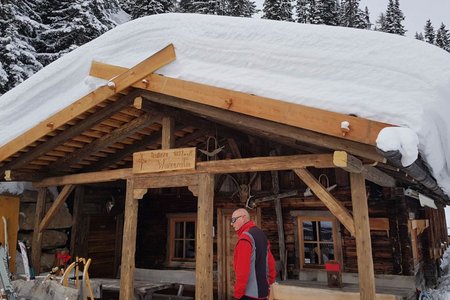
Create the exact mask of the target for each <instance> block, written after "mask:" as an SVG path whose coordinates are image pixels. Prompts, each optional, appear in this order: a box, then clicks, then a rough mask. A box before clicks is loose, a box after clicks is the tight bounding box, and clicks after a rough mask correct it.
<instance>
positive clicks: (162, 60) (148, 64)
mask: <svg viewBox="0 0 450 300" xmlns="http://www.w3.org/2000/svg"><path fill="white" fill-rule="evenodd" d="M174 59H175V52H174V48H173V45H169V46H167V47H165V48H164V49H162V50H160V51H158V52H157V53H155V54H153V55H151V56H150V57H149V58H147V59H145V60H143V61H142V62H140V63H139V64H137V65H136V66H134V67H132V68H131V69H128V70H127V71H125V72H123V73H122V74H120V75H119V74H115V75H116V76H117V75H118V76H117V77H116V78H114V85H115V88H114V89H111V88H110V87H108V86H107V85H105V86H101V87H99V88H97V89H96V90H94V91H92V92H91V93H89V94H87V95H86V96H84V97H82V98H80V99H79V100H77V101H76V102H74V103H72V104H71V105H69V106H67V107H66V108H64V109H63V110H61V111H59V112H57V113H55V114H54V115H52V116H50V117H49V118H47V119H46V120H44V121H42V122H40V123H39V124H37V125H36V126H34V127H33V128H31V129H30V130H28V131H26V132H25V133H23V134H21V135H19V136H18V137H16V138H15V139H13V140H12V141H10V142H8V143H6V144H5V145H3V146H2V147H0V161H3V160H4V159H6V158H8V157H10V156H11V155H13V154H14V153H16V152H18V151H19V150H20V149H22V148H24V147H26V146H28V145H29V144H31V143H33V142H34V141H37V140H38V139H40V138H42V137H43V136H45V135H47V134H49V133H50V132H52V131H53V130H54V129H56V128H58V127H60V126H62V125H64V124H65V123H67V122H68V121H70V120H72V119H73V118H75V117H77V116H79V115H80V114H82V113H84V112H86V111H88V110H89V109H91V108H93V107H94V106H96V105H98V104H99V103H101V102H103V101H105V100H106V99H108V98H109V97H111V96H113V95H114V94H116V93H118V92H120V91H122V90H124V89H125V88H127V87H129V86H130V85H131V84H132V83H133V82H132V80H135V81H138V80H141V79H142V78H144V77H145V76H148V75H149V74H150V73H152V72H154V71H156V70H157V69H159V68H160V67H162V66H164V65H166V64H168V63H170V62H172V61H173V60H174Z"/></svg>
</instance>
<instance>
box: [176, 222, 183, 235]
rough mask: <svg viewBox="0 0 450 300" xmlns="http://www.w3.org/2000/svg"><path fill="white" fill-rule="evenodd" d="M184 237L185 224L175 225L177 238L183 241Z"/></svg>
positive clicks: (178, 223)
mask: <svg viewBox="0 0 450 300" xmlns="http://www.w3.org/2000/svg"><path fill="white" fill-rule="evenodd" d="M183 236H184V222H176V223H175V238H176V239H182V238H183Z"/></svg>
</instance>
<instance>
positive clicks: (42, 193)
mask: <svg viewBox="0 0 450 300" xmlns="http://www.w3.org/2000/svg"><path fill="white" fill-rule="evenodd" d="M46 198H47V188H43V187H41V188H39V189H38V197H37V202H36V214H35V216H34V231H33V244H32V246H31V262H32V264H33V268H34V273H35V274H36V275H39V273H40V270H41V251H42V249H41V242H42V232H40V231H39V224H40V222H41V219H42V216H43V215H44V213H45V201H46Z"/></svg>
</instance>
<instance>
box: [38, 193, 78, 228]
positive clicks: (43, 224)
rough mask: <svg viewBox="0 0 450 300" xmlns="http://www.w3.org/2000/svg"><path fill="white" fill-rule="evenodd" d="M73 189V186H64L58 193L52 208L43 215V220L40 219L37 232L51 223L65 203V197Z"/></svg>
mask: <svg viewBox="0 0 450 300" xmlns="http://www.w3.org/2000/svg"><path fill="white" fill-rule="evenodd" d="M74 188H75V186H74V185H71V184H69V185H65V186H64V187H63V189H62V191H61V193H59V195H58V197H57V198H56V199H55V201H54V202H53V204H52V206H51V207H50V209H49V210H48V212H47V213H46V214H45V217H44V219H42V222H41V223H40V224H39V231H43V230H44V229H45V228H47V226H48V224H50V222H51V221H52V218H53V217H54V216H55V215H56V213H57V212H58V209H59V208H60V207H61V205H63V204H64V202H66V199H67V197H69V195H70V193H71V192H72V191H73V189H74Z"/></svg>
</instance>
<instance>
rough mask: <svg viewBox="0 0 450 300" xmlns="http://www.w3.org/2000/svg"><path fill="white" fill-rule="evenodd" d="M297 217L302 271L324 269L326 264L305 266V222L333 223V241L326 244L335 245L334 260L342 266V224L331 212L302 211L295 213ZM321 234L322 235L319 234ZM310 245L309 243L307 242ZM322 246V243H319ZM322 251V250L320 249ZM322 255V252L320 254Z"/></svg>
mask: <svg viewBox="0 0 450 300" xmlns="http://www.w3.org/2000/svg"><path fill="white" fill-rule="evenodd" d="M294 215H295V216H296V217H297V218H296V221H297V235H298V243H297V245H298V250H299V256H298V257H299V260H300V261H299V265H300V269H323V268H324V264H305V252H304V251H305V239H304V235H303V222H331V223H332V226H333V229H332V232H333V241H332V242H326V243H324V244H331V243H332V244H333V251H334V260H335V261H338V262H339V263H341V264H342V242H341V234H340V230H339V228H340V223H339V221H338V220H337V219H336V217H334V216H333V215H332V214H331V213H330V212H326V211H300V212H296V213H294ZM318 234H320V233H318ZM306 242H307V243H308V241H306ZM317 242H318V243H319V245H320V241H317ZM319 248H320V247H319ZM319 251H320V249H319ZM319 253H320V252H319Z"/></svg>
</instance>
